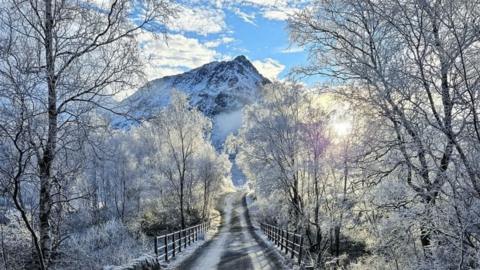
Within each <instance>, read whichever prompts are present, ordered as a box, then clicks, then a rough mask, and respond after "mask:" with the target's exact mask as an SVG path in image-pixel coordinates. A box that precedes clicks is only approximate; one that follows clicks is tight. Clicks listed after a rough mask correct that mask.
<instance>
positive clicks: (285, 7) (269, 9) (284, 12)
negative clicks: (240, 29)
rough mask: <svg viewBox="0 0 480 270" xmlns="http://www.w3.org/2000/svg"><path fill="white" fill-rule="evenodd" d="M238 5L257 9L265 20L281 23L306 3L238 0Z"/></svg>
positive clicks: (273, 0)
mask: <svg viewBox="0 0 480 270" xmlns="http://www.w3.org/2000/svg"><path fill="white" fill-rule="evenodd" d="M239 3H240V4H242V5H246V6H251V7H255V8H258V9H259V10H260V13H261V14H262V16H263V17H264V18H266V19H269V20H279V21H283V20H286V19H288V18H289V17H290V16H291V15H293V14H294V13H295V12H297V11H299V10H300V7H302V6H304V5H305V4H306V3H307V2H306V1H302V0H240V1H239ZM234 12H235V10H234ZM235 13H236V12H235ZM236 14H237V13H236ZM237 15H239V14H237ZM239 16H240V15H239ZM240 17H241V16H240Z"/></svg>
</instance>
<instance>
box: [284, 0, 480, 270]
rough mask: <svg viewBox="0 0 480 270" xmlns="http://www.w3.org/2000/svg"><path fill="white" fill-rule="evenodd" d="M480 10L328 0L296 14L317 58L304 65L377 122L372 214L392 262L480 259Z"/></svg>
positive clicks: (294, 33) (366, 150) (368, 164)
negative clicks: (333, 82)
mask: <svg viewBox="0 0 480 270" xmlns="http://www.w3.org/2000/svg"><path fill="white" fill-rule="evenodd" d="M479 12H480V6H479V4H478V3H477V2H474V1H462V0H459V1H441V0H439V1H390V0H381V1H329V0H327V1H315V2H313V3H311V4H310V5H309V6H308V7H307V8H305V9H304V10H303V11H301V12H298V13H297V14H296V15H295V16H293V17H292V18H291V20H290V24H289V27H290V33H291V37H292V39H293V41H295V42H297V43H298V44H299V45H301V46H305V47H307V48H308V50H309V52H310V55H311V58H310V59H311V61H310V65H309V66H307V67H304V68H301V69H299V71H300V72H303V73H304V74H310V75H313V74H319V73H320V74H326V75H328V76H331V77H332V78H335V79H336V80H337V81H338V82H342V83H344V84H349V85H350V86H349V87H342V88H339V89H338V91H337V92H338V94H340V95H341V96H343V97H345V99H346V100H348V101H349V102H351V103H352V104H354V105H355V106H354V107H355V108H356V109H357V110H355V111H354V112H352V113H355V114H361V115H362V118H363V119H364V120H365V121H364V125H365V127H367V128H368V130H367V132H365V133H363V136H364V137H365V138H364V139H363V140H362V141H363V143H364V144H363V145H362V147H363V157H362V158H361V159H358V161H359V162H358V164H357V165H358V166H359V167H361V168H362V171H361V173H362V174H363V178H362V179H361V180H362V181H363V182H364V184H365V185H367V186H368V187H369V192H368V193H369V194H370V195H369V196H371V197H370V198H369V199H368V200H367V202H366V204H367V205H368V207H365V208H364V209H363V210H362V211H364V212H363V213H364V217H367V218H368V219H369V222H371V224H372V225H371V226H372V227H374V228H375V229H373V230H371V231H370V232H371V233H372V235H373V237H375V239H376V241H375V242H376V244H374V245H373V247H372V249H373V250H375V251H376V252H377V253H376V254H377V255H379V257H380V258H382V259H383V260H385V261H384V262H386V264H387V265H388V266H389V267H390V266H391V267H397V268H408V269H418V268H422V269H423V268H425V269H429V268H437V267H440V268H457V267H458V268H462V269H463V268H476V267H478V260H477V259H475V258H476V257H477V256H478V253H479V245H478V241H477V240H473V241H472V239H478V231H477V229H476V227H477V226H476V225H473V224H474V223H475V222H473V220H472V219H476V218H478V215H477V214H476V213H477V209H478V205H479V204H478V203H479V202H478V200H479V193H478V191H479V189H478V185H479V178H478V175H479V174H478V169H477V166H476V165H475V164H476V163H477V162H475V160H476V159H477V157H478V145H479V144H478V135H477V130H478V128H477V127H478V120H477V119H478V112H477V109H476V107H477V106H478V89H477V88H478V87H477V84H478V81H479V80H478V78H479V74H478V63H479V61H478V45H479V37H480V36H479V35H478V27H479V25H478V21H477V17H478V14H479ZM459 194H462V196H459ZM392 232H394V233H392ZM419 246H420V247H421V248H418V247H419ZM382 249H383V250H382ZM451 254H455V255H451ZM382 259H379V261H382Z"/></svg>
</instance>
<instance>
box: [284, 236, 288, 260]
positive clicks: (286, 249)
mask: <svg viewBox="0 0 480 270" xmlns="http://www.w3.org/2000/svg"><path fill="white" fill-rule="evenodd" d="M286 233H287V236H286V238H285V252H286V253H285V254H287V255H288V231H286Z"/></svg>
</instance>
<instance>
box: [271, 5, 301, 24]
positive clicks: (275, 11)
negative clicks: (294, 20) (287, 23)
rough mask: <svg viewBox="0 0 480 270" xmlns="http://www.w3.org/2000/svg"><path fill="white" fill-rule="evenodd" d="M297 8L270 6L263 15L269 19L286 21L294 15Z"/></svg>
mask: <svg viewBox="0 0 480 270" xmlns="http://www.w3.org/2000/svg"><path fill="white" fill-rule="evenodd" d="M296 11H297V9H295V8H289V7H283V8H268V9H265V10H264V12H263V16H264V17H265V18H267V19H269V20H277V21H284V20H287V19H288V18H289V17H290V16H291V15H293V14H294V13H295V12H296Z"/></svg>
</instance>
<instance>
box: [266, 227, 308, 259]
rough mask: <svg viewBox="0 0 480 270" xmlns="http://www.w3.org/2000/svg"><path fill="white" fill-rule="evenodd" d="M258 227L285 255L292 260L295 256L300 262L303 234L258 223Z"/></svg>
mask: <svg viewBox="0 0 480 270" xmlns="http://www.w3.org/2000/svg"><path fill="white" fill-rule="evenodd" d="M260 228H261V230H262V231H263V233H264V234H265V235H266V236H267V238H268V240H270V241H271V242H272V243H274V244H275V245H276V246H277V247H279V248H280V251H285V255H287V256H288V255H289V253H290V257H291V259H292V260H294V259H295V257H297V260H298V264H300V265H301V263H302V256H303V236H302V235H300V234H295V233H293V232H289V231H287V230H282V229H280V228H278V227H275V226H272V225H269V224H265V223H260Z"/></svg>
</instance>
